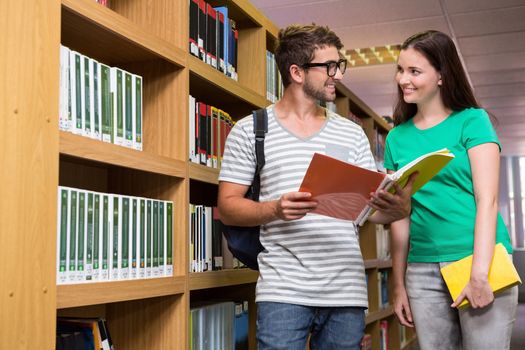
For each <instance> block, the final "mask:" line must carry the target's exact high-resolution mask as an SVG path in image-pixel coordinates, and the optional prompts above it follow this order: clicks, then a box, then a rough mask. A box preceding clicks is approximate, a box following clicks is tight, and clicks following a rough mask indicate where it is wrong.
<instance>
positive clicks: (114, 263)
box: [110, 195, 119, 280]
mask: <svg viewBox="0 0 525 350" xmlns="http://www.w3.org/2000/svg"><path fill="white" fill-rule="evenodd" d="M118 220H119V197H118V196H117V195H115V196H113V230H112V231H113V232H112V242H113V246H112V251H111V254H112V259H111V278H110V279H113V280H117V279H118V272H119V261H118V246H119V244H118V238H119V221H118Z"/></svg>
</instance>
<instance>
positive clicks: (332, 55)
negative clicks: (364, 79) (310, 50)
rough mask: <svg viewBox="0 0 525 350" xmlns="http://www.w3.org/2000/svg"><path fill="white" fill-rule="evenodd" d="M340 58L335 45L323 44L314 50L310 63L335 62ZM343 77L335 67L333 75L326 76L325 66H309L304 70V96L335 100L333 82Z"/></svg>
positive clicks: (321, 99)
mask: <svg viewBox="0 0 525 350" xmlns="http://www.w3.org/2000/svg"><path fill="white" fill-rule="evenodd" d="M339 60H340V56H339V52H338V51H337V48H336V47H335V46H325V47H323V48H319V49H316V50H315V54H314V58H313V60H312V61H311V62H310V63H325V62H330V61H331V62H337V61H339ZM342 78H343V74H342V73H341V71H340V70H339V69H337V71H336V73H335V75H334V76H333V77H329V76H328V72H327V68H326V66H319V67H309V68H308V69H306V70H305V80H304V84H303V92H304V93H305V95H306V96H308V97H311V98H312V99H316V100H320V101H324V102H327V101H334V100H335V97H336V95H335V84H336V83H337V82H338V81H339V80H341V79H342Z"/></svg>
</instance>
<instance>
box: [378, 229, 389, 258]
mask: <svg viewBox="0 0 525 350" xmlns="http://www.w3.org/2000/svg"><path fill="white" fill-rule="evenodd" d="M375 229H376V254H377V258H378V259H380V260H389V259H390V229H389V228H388V227H385V226H384V225H375Z"/></svg>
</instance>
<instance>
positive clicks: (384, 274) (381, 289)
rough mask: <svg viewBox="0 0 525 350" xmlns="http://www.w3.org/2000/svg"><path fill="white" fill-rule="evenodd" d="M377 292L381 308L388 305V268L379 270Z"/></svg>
mask: <svg viewBox="0 0 525 350" xmlns="http://www.w3.org/2000/svg"><path fill="white" fill-rule="evenodd" d="M377 294H378V295H377V301H378V305H377V306H378V307H379V309H380V310H381V309H383V308H386V307H388V305H389V304H390V303H389V301H388V270H379V271H377Z"/></svg>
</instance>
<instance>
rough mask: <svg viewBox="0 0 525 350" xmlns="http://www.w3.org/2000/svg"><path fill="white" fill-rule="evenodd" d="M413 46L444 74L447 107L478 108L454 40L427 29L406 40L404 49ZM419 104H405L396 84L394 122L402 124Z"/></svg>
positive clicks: (443, 97)
mask: <svg viewBox="0 0 525 350" xmlns="http://www.w3.org/2000/svg"><path fill="white" fill-rule="evenodd" d="M408 48H413V49H414V50H416V51H417V52H419V53H420V54H422V55H423V56H425V58H426V59H427V60H428V61H429V62H430V64H431V65H432V67H434V69H436V70H437V71H438V72H439V73H440V74H441V81H442V85H441V87H440V92H441V98H442V100H443V104H444V105H445V107H446V108H448V109H450V110H453V111H461V110H464V109H466V108H479V103H478V101H477V100H476V98H475V97H474V93H473V92H472V88H471V87H470V84H469V82H468V79H467V75H466V73H465V70H464V69H463V65H462V64H461V60H460V59H459V55H458V52H457V50H456V46H455V45H454V42H453V41H452V39H451V38H450V37H449V36H448V35H446V34H444V33H442V32H439V31H436V30H427V31H425V32H421V33H417V34H414V35H412V36H411V37H409V38H408V39H406V40H405V42H404V43H403V45H401V50H406V49H408ZM416 113H417V105H416V104H414V103H406V102H405V100H404V99H403V91H402V90H401V87H400V86H399V85H398V86H397V103H396V106H395V108H394V124H395V125H399V124H401V123H404V122H406V121H407V120H409V119H411V118H413V117H414V115H415V114H416Z"/></svg>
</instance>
